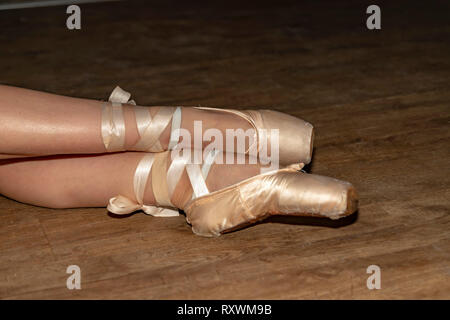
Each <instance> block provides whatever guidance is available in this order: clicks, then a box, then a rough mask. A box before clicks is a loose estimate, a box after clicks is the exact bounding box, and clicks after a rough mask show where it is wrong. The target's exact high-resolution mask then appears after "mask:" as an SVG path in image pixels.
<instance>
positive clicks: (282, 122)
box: [102, 87, 314, 165]
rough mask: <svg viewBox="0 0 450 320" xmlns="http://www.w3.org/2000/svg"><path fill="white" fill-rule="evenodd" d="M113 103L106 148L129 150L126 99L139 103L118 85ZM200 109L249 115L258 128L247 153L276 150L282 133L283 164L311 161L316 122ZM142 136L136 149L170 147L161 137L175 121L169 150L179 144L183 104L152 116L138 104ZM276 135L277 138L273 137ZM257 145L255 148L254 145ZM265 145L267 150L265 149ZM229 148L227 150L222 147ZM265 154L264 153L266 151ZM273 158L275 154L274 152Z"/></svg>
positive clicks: (106, 117) (106, 110) (106, 111)
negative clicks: (125, 114)
mask: <svg viewBox="0 0 450 320" xmlns="http://www.w3.org/2000/svg"><path fill="white" fill-rule="evenodd" d="M109 101H110V102H111V103H112V104H105V105H104V106H103V111H102V137H103V142H104V145H105V148H106V150H107V151H109V152H114V151H125V148H124V144H125V123H124V120H123V114H122V103H127V104H132V105H136V103H135V102H134V100H131V95H130V93H128V92H126V91H124V90H122V89H121V88H120V87H116V88H115V89H114V91H113V92H112V93H111V96H110V97H109ZM193 108H195V109H200V110H211V111H220V112H224V113H232V114H235V115H237V116H239V117H241V118H243V119H245V120H246V121H247V122H248V123H249V124H250V126H251V127H252V129H253V130H254V135H253V141H252V144H251V145H250V147H249V148H248V149H247V151H246V153H249V152H250V150H255V151H256V153H257V154H254V155H253V156H258V155H259V156H260V157H266V154H267V152H266V151H265V150H272V151H273V150H274V149H273V148H272V145H271V142H272V141H274V142H275V143H276V138H277V137H276V135H277V133H278V145H277V146H276V148H278V149H275V152H276V151H278V159H277V160H278V162H279V163H280V164H281V165H288V164H291V163H305V164H308V163H309V162H310V161H311V156H312V150H313V139H314V130H313V126H312V125H311V124H310V123H308V122H306V121H304V120H302V119H299V118H296V117H293V116H290V115H288V114H284V113H281V112H278V111H273V110H246V111H239V110H233V109H218V108H206V107H193ZM134 110H135V116H136V121H137V127H138V130H139V135H140V140H139V141H138V142H137V144H136V145H135V146H133V147H132V148H131V150H133V151H145V152H162V151H166V150H165V149H164V148H163V147H162V146H161V143H160V142H159V137H160V136H161V134H162V132H163V131H164V130H165V128H166V127H167V126H168V125H169V123H171V124H172V127H171V134H170V140H169V145H168V150H172V149H174V148H175V146H176V145H177V143H178V142H179V139H180V137H179V130H177V129H179V128H180V125H181V116H182V115H181V108H180V107H161V108H160V109H159V111H158V113H157V114H156V115H155V116H154V118H152V117H151V115H150V112H149V111H148V108H146V107H138V106H136V107H134ZM272 137H273V139H274V140H272ZM252 148H253V149H252ZM263 149H264V153H262V151H263ZM222 151H226V150H222ZM263 154H264V155H263ZM270 157H271V159H272V161H273V159H274V158H273V155H271V156H270Z"/></svg>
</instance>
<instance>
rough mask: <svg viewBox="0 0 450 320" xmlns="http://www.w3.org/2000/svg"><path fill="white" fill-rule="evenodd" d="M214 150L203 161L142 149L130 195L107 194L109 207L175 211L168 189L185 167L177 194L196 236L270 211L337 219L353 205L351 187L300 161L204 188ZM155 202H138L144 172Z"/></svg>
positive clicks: (120, 211)
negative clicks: (184, 185) (185, 186)
mask: <svg viewBox="0 0 450 320" xmlns="http://www.w3.org/2000/svg"><path fill="white" fill-rule="evenodd" d="M216 153H217V151H211V152H210V153H209V154H208V155H207V157H206V159H205V161H204V163H203V164H202V165H200V164H189V163H188V162H187V161H186V160H185V159H184V158H178V159H175V160H173V161H172V163H171V164H170V166H169V168H167V163H168V157H169V155H170V152H162V153H150V154H146V155H145V156H144V157H143V158H142V159H141V161H140V162H139V164H138V166H137V168H136V171H135V175H134V192H135V198H136V200H134V199H129V198H126V197H124V196H121V195H118V196H116V197H114V198H111V199H110V201H109V204H108V210H109V211H110V212H113V213H116V214H129V213H132V212H134V211H137V210H143V211H144V212H145V213H147V214H149V215H153V216H164V217H169V216H178V214H179V213H178V210H177V209H174V205H173V204H172V199H173V191H174V190H175V187H176V186H177V184H178V182H179V180H180V177H181V175H182V173H183V172H184V171H185V170H186V173H187V175H188V177H189V180H190V184H191V189H190V190H186V191H185V194H183V196H182V199H183V200H182V201H181V202H180V203H182V204H181V205H180V209H182V210H183V211H184V212H185V213H186V220H187V222H188V223H190V224H191V226H192V231H193V232H194V233H195V234H197V235H200V236H206V237H211V236H219V235H221V234H222V233H225V232H228V231H233V230H236V229H239V228H240V227H243V226H246V225H249V224H252V223H254V222H256V221H259V220H262V219H264V218H266V217H268V216H270V215H292V216H317V217H326V218H330V219H339V218H342V217H344V216H347V215H349V214H352V213H353V212H355V211H356V210H357V207H358V197H357V194H356V191H355V189H354V187H353V186H352V185H351V184H350V183H348V182H344V181H340V180H337V179H333V178H329V177H324V176H319V175H313V174H307V173H304V172H302V171H300V170H301V168H302V167H303V164H299V165H291V166H289V167H286V168H283V169H280V170H275V171H270V172H267V173H264V174H260V175H257V176H253V177H251V178H248V179H245V180H243V181H241V182H239V183H237V184H234V185H230V186H229V187H226V188H223V189H221V190H218V191H214V192H209V190H208V186H207V184H206V182H205V180H206V178H207V176H208V172H209V170H210V168H211V166H212V165H218V164H213V162H214V159H215V157H216V156H217V155H216ZM150 174H151V185H152V189H153V194H154V198H155V199H156V202H157V205H156V206H148V205H145V204H144V203H143V197H144V191H145V188H146V184H147V180H148V176H149V175H150Z"/></svg>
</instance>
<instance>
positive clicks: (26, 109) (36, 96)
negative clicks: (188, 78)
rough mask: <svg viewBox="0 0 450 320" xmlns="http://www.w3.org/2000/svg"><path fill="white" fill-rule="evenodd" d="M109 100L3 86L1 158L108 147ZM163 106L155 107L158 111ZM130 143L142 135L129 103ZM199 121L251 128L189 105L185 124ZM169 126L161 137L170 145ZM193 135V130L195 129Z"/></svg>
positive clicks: (0, 96) (214, 125) (0, 101)
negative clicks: (104, 127) (105, 107)
mask: <svg viewBox="0 0 450 320" xmlns="http://www.w3.org/2000/svg"><path fill="white" fill-rule="evenodd" d="M103 103H105V102H102V101H96V100H88V99H79V98H70V97H64V96H58V95H54V94H49V93H44V92H39V91H34V90H28V89H22V88H15V87H9V86H2V85H0V159H5V158H14V157H16V158H17V157H26V156H34V155H54V154H93V153H104V152H106V150H105V147H104V145H103V140H102V136H101V117H102V116H101V107H102V104H103ZM158 109H159V107H150V113H151V114H152V115H154V114H156V112H157V111H158ZM124 119H125V127H126V137H125V148H126V149H127V150H128V148H129V147H131V146H133V145H134V144H135V143H136V142H137V141H138V139H139V133H138V131H137V127H136V119H135V116H134V112H133V110H132V107H130V106H127V105H125V106H124ZM194 120H202V122H203V130H207V129H208V128H217V129H219V130H221V131H222V132H223V133H225V129H227V128H243V129H247V128H248V127H249V125H248V123H247V122H246V121H245V120H243V119H241V118H240V117H237V116H235V115H232V114H226V113H217V112H212V111H203V110H198V109H193V108H183V117H182V123H181V127H182V128H185V129H188V130H189V131H190V132H191V133H192V132H193V127H194V126H193V123H194ZM170 129H171V126H170V125H169V126H168V127H167V128H166V129H165V131H164V132H163V134H162V136H161V138H160V141H161V144H162V146H163V147H164V148H167V145H168V142H169V137H170ZM192 136H193V134H192Z"/></svg>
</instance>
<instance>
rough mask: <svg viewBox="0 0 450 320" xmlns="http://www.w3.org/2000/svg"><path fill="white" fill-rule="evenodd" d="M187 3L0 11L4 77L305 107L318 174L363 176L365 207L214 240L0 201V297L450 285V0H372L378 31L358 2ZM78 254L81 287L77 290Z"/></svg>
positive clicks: (403, 292) (161, 98) (220, 294)
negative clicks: (73, 22) (372, 280)
mask: <svg viewBox="0 0 450 320" xmlns="http://www.w3.org/2000/svg"><path fill="white" fill-rule="evenodd" d="M394 2H395V3H394ZM165 3H167V4H165ZM169 3H170V4H169ZM187 3H188V2H182V3H181V4H175V2H165V1H160V2H150V1H145V2H131V3H130V2H127V3H123V2H118V3H103V4H91V5H81V9H82V29H81V30H80V31H69V30H67V29H66V28H65V19H66V17H67V15H66V13H65V7H52V8H41V9H36V10H18V11H0V43H2V46H1V48H0V83H2V84H9V85H15V86H22V87H27V88H32V89H38V90H42V91H49V92H53V93H58V94H64V95H70V96H78V97H88V98H97V99H105V98H107V96H108V95H109V93H110V91H111V90H112V89H113V87H114V86H115V85H121V86H122V87H123V88H125V89H126V90H129V91H132V92H133V95H134V97H135V98H136V99H137V101H138V102H139V103H140V104H143V105H150V104H153V105H183V104H184V105H202V106H224V107H226V106H233V107H236V108H248V107H253V106H255V107H258V108H264V107H266V108H273V109H275V110H280V111H284V112H287V113H290V114H293V115H296V116H299V117H302V118H304V119H306V120H308V121H310V122H312V123H313V124H314V125H315V128H316V140H315V153H314V159H313V162H312V165H310V166H309V170H310V171H311V172H313V173H316V174H322V175H328V176H333V177H336V178H339V179H344V180H348V181H350V182H352V183H353V184H354V185H355V186H356V188H357V190H358V191H359V194H360V210H359V212H358V214H357V215H354V216H351V217H349V218H346V219H344V220H340V221H337V222H331V221H325V220H317V219H312V218H311V219H304V218H295V219H286V218H284V219H282V218H278V217H277V218H272V219H271V220H269V221H267V222H266V223H261V224H258V225H256V226H253V227H249V228H246V229H244V230H241V231H238V232H234V233H231V234H226V235H224V236H222V237H219V238H216V239H211V238H202V237H198V236H195V235H194V234H192V232H191V230H190V227H189V225H188V224H186V222H185V219H184V217H183V216H180V217H177V218H169V219H162V218H152V217H149V216H146V215H144V214H135V215H132V216H130V217H127V218H122V219H119V218H114V217H112V216H110V215H108V214H107V212H106V210H105V209H89V208H88V209H74V210H52V209H46V208H39V207H34V206H30V205H26V204H21V203H18V202H15V201H12V200H9V199H7V198H3V197H0V218H1V220H0V221H1V223H0V297H1V298H3V299H30V298H42V299H54V298H57V299H73V298H76V299H78V298H81V299H94V298H95V299H98V298H109V299H119V298H125V299H131V298H132V299H136V298H137V299H174V298H175V299H222V298H224V299H254V298H264V299H266V298H269V299H325V298H331V299H361V298H362V299H386V298H389V299H391V298H392V299H413V298H418V299H428V298H438V299H449V298H450V216H449V214H450V169H449V167H450V161H449V160H450V133H449V132H450V130H449V129H450V127H449V123H450V59H449V57H450V41H449V40H450V19H449V12H450V3H449V2H448V1H431V2H427V4H426V5H425V4H424V3H423V2H421V1H417V3H414V2H413V1H390V2H389V1H377V4H378V5H379V6H380V7H381V10H382V30H378V31H369V30H368V29H367V28H366V26H365V19H366V17H367V14H366V13H365V11H366V8H367V6H368V5H369V4H371V2H365V1H345V2H338V1H332V0H329V1H304V3H303V2H300V3H298V1H293V2H292V3H289V2H282V3H280V4H278V5H277V6H276V7H275V6H274V5H273V4H272V5H271V6H270V5H268V4H264V3H262V2H255V3H254V4H253V5H250V4H246V3H243V1H235V2H228V4H227V5H219V4H213V3H212V2H211V1H205V2H204V3H203V4H202V5H200V4H197V5H195V6H194V7H192V6H189V5H188V4H187ZM2 138H5V137H2ZM69 265H78V266H80V268H81V276H82V278H81V286H82V289H81V290H68V289H67V288H66V279H67V277H68V276H69V275H68V274H66V268H67V266H69ZM369 265H378V266H379V267H380V268H381V289H380V290H368V288H367V286H366V280H367V278H368V277H369V274H367V273H366V269H367V267H368V266H369Z"/></svg>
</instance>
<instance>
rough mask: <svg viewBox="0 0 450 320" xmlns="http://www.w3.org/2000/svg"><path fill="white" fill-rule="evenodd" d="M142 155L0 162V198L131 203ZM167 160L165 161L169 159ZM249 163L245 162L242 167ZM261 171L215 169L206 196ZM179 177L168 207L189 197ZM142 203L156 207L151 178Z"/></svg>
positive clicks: (62, 204)
mask: <svg viewBox="0 0 450 320" xmlns="http://www.w3.org/2000/svg"><path fill="white" fill-rule="evenodd" d="M144 155H145V153H140V152H123V153H112V154H103V155H83V156H75V157H69V156H52V157H40V158H29V159H15V160H2V161H0V193H1V194H3V195H5V196H7V197H10V198H12V199H15V200H17V201H20V202H24V203H28V204H33V205H38V206H44V207H51V208H73V207H106V205H107V203H108V200H109V198H111V197H113V196H116V195H118V194H121V195H123V196H126V197H128V198H130V199H134V200H135V197H134V193H133V176H134V171H135V169H136V166H137V164H138V162H139V161H140V159H141V158H142V157H143V156H144ZM169 161H170V160H169ZM247 163H248V162H247ZM259 171H260V165H257V164H255V165H250V164H245V165H244V164H216V165H213V166H212V168H211V171H210V174H209V176H208V179H207V180H206V183H207V186H208V188H209V190H210V191H215V190H219V189H222V188H224V187H226V186H228V185H231V184H234V183H237V182H239V181H241V180H243V179H245V178H248V177H251V176H254V175H255V174H258V173H259ZM190 188H191V187H190V182H189V179H188V176H187V174H186V172H184V174H183V176H182V178H181V180H180V183H179V184H178V186H177V188H176V189H175V192H174V197H173V198H172V202H173V203H174V204H175V205H176V206H178V207H179V208H182V205H183V203H181V201H182V200H181V199H183V198H185V197H184V195H185V193H186V192H187V191H188V192H190V190H191V189H190ZM144 203H145V204H148V205H152V204H155V199H154V197H153V191H152V185H151V175H150V178H149V180H148V183H147V187H146V192H145V197H144Z"/></svg>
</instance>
